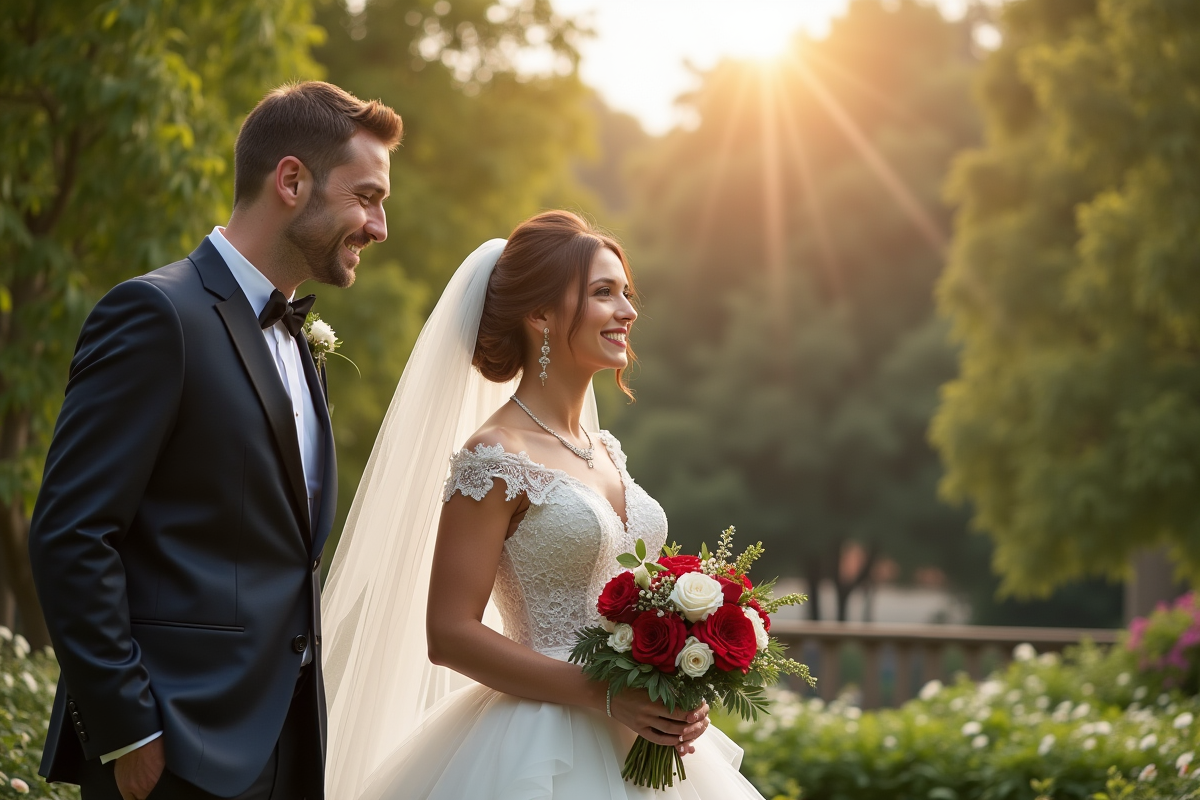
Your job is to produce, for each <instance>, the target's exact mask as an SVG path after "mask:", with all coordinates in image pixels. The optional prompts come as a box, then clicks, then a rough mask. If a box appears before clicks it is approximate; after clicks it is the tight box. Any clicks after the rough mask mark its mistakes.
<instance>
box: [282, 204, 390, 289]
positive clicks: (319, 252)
mask: <svg viewBox="0 0 1200 800" xmlns="http://www.w3.org/2000/svg"><path fill="white" fill-rule="evenodd" d="M336 224H337V223H336V220H335V219H334V218H333V215H331V214H329V213H328V212H327V211H326V203H325V191H324V188H323V187H315V189H314V191H313V193H312V196H311V197H310V198H309V201H308V205H306V206H305V207H304V210H303V211H302V212H300V215H299V216H298V217H296V218H295V219H294V220H292V221H291V222H290V223H288V226H287V227H286V228H284V231H283V236H284V238H285V239H286V240H287V242H288V243H289V244H290V245H291V246H292V248H293V249H294V250H295V252H296V254H297V255H298V256H299V257H300V258H301V259H302V260H303V261H304V264H305V266H306V267H307V270H308V279H310V280H314V281H316V282H317V283H323V284H326V285H328V286H336V287H338V288H339V289H345V288H346V287H348V286H350V285H351V284H352V283H354V278H355V273H354V269H352V268H347V267H345V266H343V264H342V248H343V246H344V245H345V244H346V240H347V239H348V238H349V239H350V244H356V245H359V246H360V247H363V248H365V247H366V246H367V245H368V244H370V243H371V240H370V238H369V237H366V236H363V237H359V236H353V237H347V236H345V235H343V234H341V233H340V232H338V231H336V230H334V228H335V227H336Z"/></svg>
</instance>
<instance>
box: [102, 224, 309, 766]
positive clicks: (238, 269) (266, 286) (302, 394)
mask: <svg viewBox="0 0 1200 800" xmlns="http://www.w3.org/2000/svg"><path fill="white" fill-rule="evenodd" d="M208 240H209V241H210V242H212V243H213V246H214V247H216V248H217V252H218V253H220V254H221V258H223V259H224V260H225V265H226V266H227V267H229V271H230V272H232V273H233V277H234V280H236V281H237V283H238V286H240V287H241V289H242V293H243V294H244V295H246V299H247V300H249V301H250V309H251V310H252V311H253V312H254V316H255V317H257V316H258V315H259V314H261V313H262V310H263V308H264V307H265V306H266V305H267V301H268V300H269V299H270V298H271V292H273V291H275V285H274V284H273V283H271V282H270V281H269V280H267V277H266V276H265V275H263V274H262V273H261V272H259V271H258V269H257V268H256V267H255V266H254V265H253V264H251V263H250V262H249V261H247V260H246V257H245V256H243V255H242V254H241V253H239V252H238V250H237V248H236V247H234V246H233V245H232V244H230V243H229V240H228V239H226V238H225V236H224V231H223V229H222V228H221V226H220V225H218V226H217V227H215V228H213V230H212V233H210V234H209V236H208ZM295 296H296V293H295V292H292V297H289V298H288V300H289V301H290V300H292V299H294V298H295ZM263 337H264V338H265V339H266V340H267V349H268V350H270V351H271V360H272V361H274V362H275V368H276V369H278V370H279V378H280V380H282V381H283V389H284V391H286V392H287V395H288V399H289V400H291V403H292V418H293V419H295V420H296V441H298V442H299V443H300V462H301V463H302V464H303V466H304V482H305V485H306V487H307V490H308V512H309V520H310V521H311V520H312V519H313V517H314V515H315V514H316V511H317V508H318V503H319V501H320V498H321V467H322V465H323V464H324V462H325V441H324V437H323V436H322V435H321V426H320V425H318V424H317V410H316V406H314V405H313V399H312V393H311V392H310V391H309V389H308V381H307V380H305V378H304V367H303V365H302V364H301V362H300V358H301V355H300V345H299V343H298V342H297V341H296V340H295V339H293V338H292V335H291V334H290V333H288V330H287V328H285V327H284V326H283V322H282V321H280V322H276V323H275V324H274V325H272V326H271V327H269V328H267V329H266V330H264V331H263ZM311 661H312V646H311V645H310V646H309V647H307V648H305V650H304V655H303V657H302V658H301V663H302V664H308V663H309V662H311ZM160 736H162V731H158V732H157V733H153V734H151V735H149V736H147V737H146V738H145V739H141V740H140V741H137V742H134V743H133V744H131V745H129V746H128V747H122V748H121V749H120V750H114V751H113V752H111V753H106V754H104V755H103V756H101V757H100V763H101V764H107V763H108V762H109V761H113V760H115V759H118V758H120V757H121V756H123V755H125V754H126V753H132V752H133V751H134V750H137V749H138V748H139V747H142V746H143V745H147V744H149V743H150V742H153V741H154V740H155V739H157V738H158V737H160Z"/></svg>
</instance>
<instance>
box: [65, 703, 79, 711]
mask: <svg viewBox="0 0 1200 800" xmlns="http://www.w3.org/2000/svg"><path fill="white" fill-rule="evenodd" d="M67 710H68V711H78V710H79V706H77V705H75V701H74V700H71V701H69V702H68V703H67Z"/></svg>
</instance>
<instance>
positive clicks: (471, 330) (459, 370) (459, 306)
mask: <svg viewBox="0 0 1200 800" xmlns="http://www.w3.org/2000/svg"><path fill="white" fill-rule="evenodd" d="M504 244H505V242H504V240H503V239H492V240H491V241H488V242H485V243H484V244H483V245H481V246H480V247H479V248H478V249H476V250H475V251H474V252H473V253H471V255H469V256H468V257H467V259H466V260H465V261H464V262H463V263H462V265H461V266H460V267H459V268H458V270H457V271H456V272H455V273H454V276H453V277H452V278H451V279H450V282H449V284H447V286H446V289H445V291H444V292H443V293H442V296H441V299H439V300H438V303H437V305H436V306H435V307H434V309H433V313H432V314H430V316H429V319H428V320H427V321H426V323H425V327H424V328H423V329H422V330H421V335H420V336H419V337H418V338H417V343H416V345H415V346H414V348H413V352H412V355H411V356H410V357H409V360H408V364H407V365H406V366H405V368H404V374H403V375H402V376H401V378H400V383H399V385H398V386H397V387H396V394H395V396H394V397H393V398H392V402H391V405H390V406H389V407H388V411H387V414H386V416H385V417H384V420H383V425H382V426H381V427H380V431H379V435H378V437H377V438H376V439H375V446H374V448H373V449H372V451H371V458H370V460H369V461H368V462H367V467H366V470H365V471H364V472H363V476H362V480H361V481H360V482H359V485H358V491H357V492H356V493H355V496H354V503H353V505H352V506H351V508H350V514H349V517H348V518H347V520H346V527H345V529H344V530H343V532H342V537H341V541H340V543H339V544H338V548H337V553H336V555H335V556H334V559H333V565H332V567H331V569H330V573H329V579H328V581H327V583H326V586H325V589H324V592H323V594H322V605H323V612H322V621H323V629H324V630H323V639H324V653H323V656H324V668H325V686H326V698H327V703H328V707H329V710H328V719H329V744H328V755H327V760H326V781H325V782H326V796H327V797H328V799H329V800H355V798H357V797H358V796H359V794H360V793H361V790H362V788H363V786H364V785H365V784H366V782H367V779H368V777H369V776H370V774H371V772H372V771H374V770H375V768H376V767H378V766H379V764H380V763H381V762H382V761H383V760H384V759H385V758H386V757H387V755H388V754H389V753H390V752H392V751H393V750H394V749H395V748H396V747H397V746H398V745H399V744H400V743H401V742H403V741H404V740H405V738H407V737H408V735H409V734H410V733H411V732H412V731H413V730H415V729H416V728H417V726H418V725H419V724H420V722H421V721H422V719H423V718H424V716H425V714H426V712H427V711H428V710H429V709H430V708H431V707H432V706H433V705H434V704H435V703H437V702H438V701H439V700H441V699H442V698H443V697H445V696H446V695H447V694H449V693H450V692H452V691H454V690H456V689H459V688H462V687H465V686H468V685H470V684H471V681H470V680H469V679H467V678H464V677H462V676H460V675H457V674H455V673H453V672H451V671H450V670H448V669H446V668H444V667H436V666H434V665H433V664H432V663H431V662H430V661H429V658H428V656H427V649H426V641H425V608H426V601H427V597H428V593H429V571H430V565H431V562H432V559H433V544H434V539H435V536H436V533H437V524H438V519H439V516H440V513H441V505H442V502H441V496H442V494H441V492H442V483H443V482H444V480H445V479H446V476H447V474H448V470H449V459H450V456H451V455H452V454H453V453H454V452H456V451H457V450H458V449H460V448H461V447H462V445H463V443H464V442H465V441H466V440H467V439H468V438H469V437H470V436H471V435H472V434H473V433H474V432H475V431H476V430H477V429H478V428H479V427H480V426H481V425H482V424H483V422H484V421H485V420H486V419H487V418H488V417H490V416H491V415H492V414H493V413H494V412H495V411H496V409H498V408H499V407H500V406H501V405H503V404H504V402H505V401H506V400H507V399H508V397H509V395H511V394H512V393H513V391H514V390H515V389H516V384H517V380H519V379H515V380H513V381H510V382H509V383H505V384H498V383H492V382H490V381H488V380H487V379H485V378H484V377H483V376H482V375H481V374H480V373H479V371H478V370H476V369H475V368H474V367H473V366H472V364H471V359H472V356H473V354H474V351H475V337H476V334H477V333H478V329H479V319H480V316H481V315H482V313H483V303H484V298H485V297H486V295H487V284H488V279H489V277H490V276H491V274H492V268H493V267H494V266H495V264H496V260H497V259H498V258H499V257H500V253H501V252H502V251H503V249H504ZM582 424H583V426H584V427H586V428H588V429H589V430H593V431H595V430H598V429H599V423H598V419H597V415H596V406H595V399H594V397H592V396H591V395H589V400H588V402H587V404H586V406H585V410H584V418H583V420H582ZM485 622H487V623H488V624H491V625H493V627H498V615H497V614H495V611H494V609H493V608H492V607H491V606H490V605H489V614H488V615H487V617H486V618H485Z"/></svg>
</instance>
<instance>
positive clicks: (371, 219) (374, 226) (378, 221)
mask: <svg viewBox="0 0 1200 800" xmlns="http://www.w3.org/2000/svg"><path fill="white" fill-rule="evenodd" d="M363 230H364V231H365V232H366V234H367V235H368V236H370V237H371V240H372V241H375V242H382V241H383V240H384V239H386V238H387V214H385V213H384V211H383V206H382V205H376V206H371V208H370V209H369V210H368V212H367V224H366V225H364V226H363Z"/></svg>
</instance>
